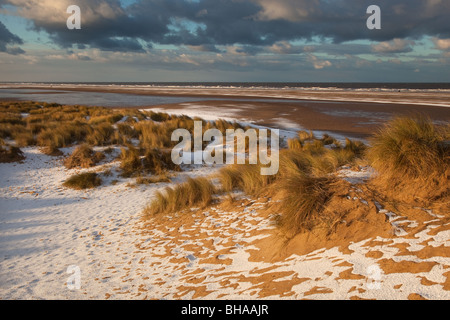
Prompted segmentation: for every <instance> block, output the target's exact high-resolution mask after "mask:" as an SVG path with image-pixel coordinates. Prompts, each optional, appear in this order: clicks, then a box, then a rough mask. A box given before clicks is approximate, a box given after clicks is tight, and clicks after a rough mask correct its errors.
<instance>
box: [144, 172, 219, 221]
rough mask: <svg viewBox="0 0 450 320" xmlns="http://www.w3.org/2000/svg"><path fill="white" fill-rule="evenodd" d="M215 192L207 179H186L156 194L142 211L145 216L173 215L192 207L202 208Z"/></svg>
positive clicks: (207, 203)
mask: <svg viewBox="0 0 450 320" xmlns="http://www.w3.org/2000/svg"><path fill="white" fill-rule="evenodd" d="M215 192H216V190H215V187H214V185H213V184H212V182H211V181H210V180H209V179H207V178H203V177H200V178H195V179H194V178H188V180H187V181H186V182H184V183H181V184H177V185H175V186H174V187H167V188H166V189H165V191H164V192H159V191H158V192H157V193H156V195H155V198H154V199H153V201H151V203H150V204H149V205H148V206H147V207H146V208H145V209H144V214H145V215H146V216H152V215H156V214H162V213H166V214H167V213H175V212H178V211H180V210H183V209H188V208H192V207H200V208H204V207H207V206H208V205H210V204H211V203H212V201H213V196H214V193H215Z"/></svg>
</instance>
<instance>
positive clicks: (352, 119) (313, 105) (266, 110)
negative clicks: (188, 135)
mask: <svg viewBox="0 0 450 320" xmlns="http://www.w3.org/2000/svg"><path fill="white" fill-rule="evenodd" d="M152 108H157V109H158V110H161V109H162V110H166V111H168V112H170V111H171V110H172V111H174V110H189V109H191V108H192V109H194V110H196V111H197V112H198V116H199V117H201V116H202V112H207V111H208V112H213V111H214V110H217V112H218V113H224V112H225V113H226V111H227V109H229V110H231V112H232V118H236V119H241V120H245V121H252V122H253V123H254V124H257V125H264V126H270V127H275V128H277V127H279V128H280V129H292V128H293V127H294V126H293V125H292V124H293V123H295V124H298V126H299V128H298V129H306V130H313V131H325V132H332V133H336V134H339V135H342V136H348V137H353V138H363V139H364V138H367V137H368V136H370V135H372V134H373V133H374V132H375V131H376V130H377V129H378V128H379V127H380V125H383V124H384V123H386V121H388V120H389V119H391V118H392V117H395V116H400V115H414V114H424V115H426V116H428V117H430V118H431V119H432V120H433V121H435V122H436V123H440V124H443V123H448V122H450V109H448V108H445V107H433V106H420V105H405V104H387V103H386V104H382V103H363V102H323V101H321V102H318V101H315V102H314V101H308V102H306V101H299V102H258V101H248V102H242V101H236V102H233V101H201V102H198V103H191V102H190V103H181V104H170V105H161V106H158V107H149V109H152Z"/></svg>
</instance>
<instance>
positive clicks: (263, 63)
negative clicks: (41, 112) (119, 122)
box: [0, 0, 450, 82]
mask: <svg viewBox="0 0 450 320" xmlns="http://www.w3.org/2000/svg"><path fill="white" fill-rule="evenodd" d="M373 4H375V5H378V6H379V7H380V8H381V29H380V30H369V29H368V28H367V27H366V20H367V19H368V17H369V16H370V14H367V13H366V9H367V7H368V6H370V5H373ZM70 5H77V6H79V7H80V9H81V30H69V29H68V28H67V26H66V21H67V19H68V17H69V16H70V14H68V13H67V12H66V9H67V7H68V6H70ZM449 16H450V1H444V0H410V1H395V0H370V1H365V0H363V1H361V0H347V1H344V0H334V1H329V0H296V1H295V0H278V1H272V0H150V1H143V0H122V1H119V0H113V1H106V0H78V1H76V0H61V1H51V0H43V1H38V0H0V69H1V71H2V72H1V73H0V74H1V76H0V81H38V82H39V81H64V82H70V81H74V82H77V81H79V82H84V81H93V82H94V81H110V82H116V81H117V82H126V81H133V82H147V81H148V82H158V81H161V82H183V81H189V82H191V81H192V82H220V81H223V82H232V81H234V82H246V81H252V82H255V81H261V82H450V72H449V71H450V19H448V17H449Z"/></svg>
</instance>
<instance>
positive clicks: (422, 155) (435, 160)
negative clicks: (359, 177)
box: [367, 116, 450, 206]
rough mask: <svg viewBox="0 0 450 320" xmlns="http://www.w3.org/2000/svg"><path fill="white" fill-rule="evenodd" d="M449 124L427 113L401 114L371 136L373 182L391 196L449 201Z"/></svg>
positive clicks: (426, 201)
mask: <svg viewBox="0 0 450 320" xmlns="http://www.w3.org/2000/svg"><path fill="white" fill-rule="evenodd" d="M449 141H450V126H448V125H447V126H440V127H439V126H436V125H434V124H433V122H432V121H431V120H430V119H428V118H426V117H424V116H414V117H398V118H395V119H393V120H392V121H391V122H389V123H388V124H386V125H385V126H384V127H383V128H381V129H380V131H379V132H378V133H376V134H375V135H374V137H373V138H372V139H371V147H370V148H369V149H368V150H367V159H368V160H369V163H370V164H371V166H373V167H374V168H375V169H376V170H377V172H378V176H377V177H376V178H375V180H374V183H375V184H376V185H377V186H378V187H379V188H381V189H383V190H384V191H385V192H387V193H388V194H389V195H390V196H392V197H394V198H397V199H399V200H404V201H408V202H411V201H412V202H413V203H420V204H422V205H427V204H428V205H429V204H432V203H434V202H439V201H444V202H446V203H447V206H448V202H449V187H448V186H449V185H450V184H449V179H450V144H449Z"/></svg>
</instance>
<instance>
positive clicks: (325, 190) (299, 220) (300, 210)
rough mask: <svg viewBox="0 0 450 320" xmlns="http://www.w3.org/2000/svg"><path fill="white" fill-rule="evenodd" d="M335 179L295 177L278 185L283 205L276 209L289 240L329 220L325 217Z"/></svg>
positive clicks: (279, 223)
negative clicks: (290, 237)
mask: <svg viewBox="0 0 450 320" xmlns="http://www.w3.org/2000/svg"><path fill="white" fill-rule="evenodd" d="M334 181H335V179H334V178H332V177H314V176H310V175H305V174H296V175H292V176H290V177H287V178H285V179H282V180H280V181H279V182H278V183H277V190H278V193H279V194H280V195H281V202H279V203H278V204H277V209H278V210H279V212H282V214H281V215H280V216H279V217H278V220H277V223H278V226H279V227H280V228H281V229H283V230H284V231H285V232H286V233H287V234H288V235H289V236H291V235H296V234H298V233H300V232H301V231H303V230H311V229H313V228H314V227H316V226H317V225H319V224H321V223H322V222H323V221H324V220H328V218H326V219H325V218H324V217H323V211H324V208H325V206H326V204H327V202H328V200H329V199H330V198H331V197H332V195H333V192H332V188H331V185H332V183H333V182H334Z"/></svg>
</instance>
